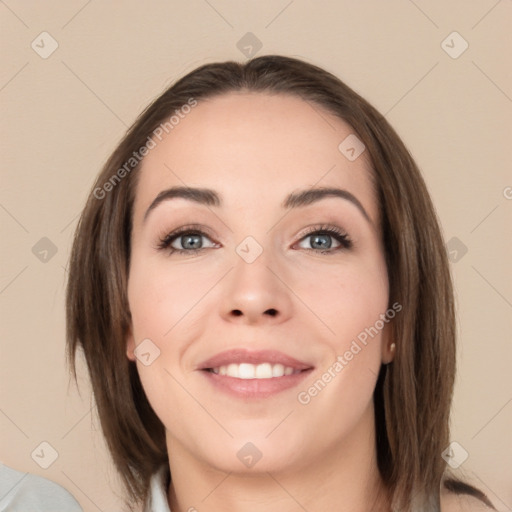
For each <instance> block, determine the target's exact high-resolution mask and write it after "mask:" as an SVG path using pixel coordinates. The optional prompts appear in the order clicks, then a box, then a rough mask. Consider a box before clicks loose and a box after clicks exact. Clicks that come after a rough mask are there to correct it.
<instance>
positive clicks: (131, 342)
mask: <svg viewBox="0 0 512 512" xmlns="http://www.w3.org/2000/svg"><path fill="white" fill-rule="evenodd" d="M134 351H135V338H134V336H133V331H132V328H131V327H130V328H129V330H128V332H127V333H126V357H127V358H128V359H129V360H130V361H135V354H134Z"/></svg>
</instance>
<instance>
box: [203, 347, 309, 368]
mask: <svg viewBox="0 0 512 512" xmlns="http://www.w3.org/2000/svg"><path fill="white" fill-rule="evenodd" d="M241 363H250V364H261V363H270V364H282V365H283V366H287V367H291V368H293V369H294V370H308V369H310V368H313V365H311V364H308V363H306V362H303V361H299V360H298V359H295V358H294V357H291V356H289V355H286V354H284V353H283V352H279V351H277V350H247V349H233V350H226V351H224V352H220V353H219V354H216V355H215V356H213V357H211V358H209V359H207V360H206V361H203V362H202V363H200V364H199V365H198V367H197V369H198V370H208V369H211V368H219V367H221V366H227V365H229V364H241Z"/></svg>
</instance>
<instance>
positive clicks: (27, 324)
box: [0, 0, 512, 511]
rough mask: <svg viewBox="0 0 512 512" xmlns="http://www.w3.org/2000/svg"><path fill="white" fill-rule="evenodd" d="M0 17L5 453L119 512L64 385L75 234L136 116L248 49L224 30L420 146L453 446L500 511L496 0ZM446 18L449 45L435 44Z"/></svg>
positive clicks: (505, 276) (509, 393) (503, 328)
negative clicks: (429, 199) (441, 260)
mask: <svg viewBox="0 0 512 512" xmlns="http://www.w3.org/2000/svg"><path fill="white" fill-rule="evenodd" d="M0 15H1V17H2V30H1V36H0V37H1V39H2V45H3V49H4V50H3V56H4V59H3V61H4V62H3V66H2V69H1V73H0V88H1V92H0V100H1V102H2V139H1V140H2V143H3V148H2V150H3V152H2V168H3V171H2V185H1V188H0V221H1V241H2V245H1V246H2V266H1V270H0V305H1V315H2V317H1V335H0V339H1V343H2V351H1V404H0V408H1V411H0V429H1V440H2V441H1V452H0V459H1V460H2V461H3V462H5V463H7V464H9V465H10V466H12V467H14V468H16V469H18V470H22V471H31V472H33V473H36V474H40V475H43V476H45V477H47V478H50V479H52V480H54V481H56V482H58V483H60V484H61V485H63V486H64V487H65V488H67V489H68V490H70V491H71V492H72V493H73V494H74V495H75V496H76V498H77V499H78V500H79V502H80V503H81V505H82V506H83V508H84V510H86V511H97V510H105V511H107V510H109V511H110V510H121V505H120V503H121V502H120V499H119V497H118V496H117V495H116V492H117V493H118V492H119V487H118V482H117V480H116V475H115V472H114V471H113V469H112V467H111V466H110V463H109V461H108V456H107V454H106V452H105V447H104V444H103V441H102V438H101V434H100V433H99V431H98V430H97V425H98V421H97V418H96V415H95V409H94V406H93V403H92V401H91V398H90V390H89V388H88V384H87V379H86V376H85V373H84V372H82V374H81V381H82V388H81V396H79V395H78V393H77V391H76V389H75V387H74V386H73V385H68V374H67V370H66V367H65V359H64V327H65V325H64V290H65V280H66V265H67V260H68V255H69V249H70V243H71V238H72V234H73V230H74V228H75V226H76V222H77V216H78V214H79V212H80V209H81V207H82V205H83V204H84V201H85V198H86V195H87V193H88V191H89V189H90V187H91V185H92V183H93V179H94V177H95V175H96V174H97V172H98V171H99V169H100V167H101V165H102V163H103V162H104V160H105V159H106V158H107V156H108V155H109V153H110V152H111V151H112V150H113V148H114V146H115V144H116V143H117V141H118V140H119V139H120V137H121V136H122V135H123V133H124V131H125V129H126V127H127V126H128V125H130V124H131V123H132V122H133V120H134V119H135V117H136V116H137V115H138V114H139V112H140V111H141V109H142V108H143V107H144V106H145V105H146V104H147V103H148V102H149V101H150V100H152V99H153V98H154V97H156V96H157V95H158V94H160V92H162V91H163V89H164V88H165V87H166V86H168V85H169V84H170V83H171V82H172V81H173V80H174V79H176V78H177V77H179V76H181V75H183V74H184V73H186V72H188V71H190V70H191V69H193V68H194V67H196V66H198V65H200V64H203V63H207V62H212V61H217V60H226V59H236V60H245V59H246V57H247V56H246V55H244V54H243V53H242V51H241V50H239V49H238V47H237V42H238V41H239V40H240V39H241V38H242V37H243V36H244V35H245V34H246V33H247V32H252V33H254V35H255V36H256V37H257V38H258V40H260V41H261V44H262V48H261V49H260V50H259V51H258V52H257V55H263V54H267V53H282V54H286V55H291V56H299V57H302V58H304V59H306V60H308V61H310V62H312V63H315V64H318V65H320V66H323V67H325V68H326V69H328V70H330V71H332V72H334V73H335V74H337V75H338V76H339V77H340V78H342V79H343V80H345V81H346V82H347V84H348V85H350V86H351V87H353V88H354V89H355V90H356V91H358V92H359V93H360V94H362V95H363V96H364V97H365V98H367V99H368V100H369V101H370V102H371V103H373V104H374V105H375V106H376V107H377V108H378V109H379V110H380V111H381V112H382V113H383V114H385V115H386V116H387V118H388V119H389V121H390V122H391V124H392V125H393V126H394V127H395V128H396V129H397V131H398V132H399V134H400V135H401V136H402V137H403V139H404V141H405V143H406V145H407V146H408V147H409V148H410V150H411V152H412V154H413V155H414V156H415V158H416V159H417V161H418V163H419V165H420V167H421V169H422V171H423V173H424V175H425V178H426V180H427V183H428V185H429V187H430V190H431V193H432V196H433V198H434V201H435V204H436V206H437V209H438V212H439V216H440V219H441V221H442V225H443V229H444V235H445V240H446V241H447V242H448V241H449V240H451V242H450V243H449V248H450V249H451V250H454V249H455V250H457V251H458V253H457V258H458V261H457V262H454V263H453V264H452V269H453V273H454V277H455V281H456V288H457V300H458V318H459V331H460V341H459V342H460V351H459V371H458V378H457V386H456V390H455V399H454V408H453V415H452V428H453V433H452V439H453V440H454V441H457V442H458V443H459V444H460V445H461V446H462V447H464V449H465V450H466V451H467V452H468V454H469V457H468V459H467V460H465V461H464V463H463V464H462V465H461V466H460V467H459V469H457V472H458V473H460V474H461V475H463V476H465V477H467V478H469V479H470V480H471V481H473V482H474V483H475V484H476V485H478V486H479V487H480V488H481V489H483V490H484V491H485V492H487V493H488V494H489V496H490V498H491V499H492V500H493V501H494V503H495V504H496V505H497V507H498V509H499V510H501V511H505V510H512V462H511V461H512V444H511V437H510V432H511V431H512V429H511V425H512V382H511V372H510V366H511V363H512V357H511V356H512V348H511V336H510V332H511V323H510V318H511V312H512V286H511V285H512V279H511V275H510V274H511V272H510V261H512V244H511V237H510V225H512V215H511V211H512V200H511V198H512V188H511V187H512V175H511V173H510V161H511V159H510V146H511V144H510V142H511V141H510V128H511V124H512V123H511V110H512V99H511V97H512V81H511V76H510V71H509V69H510V67H507V66H506V54H507V53H509V52H510V50H511V40H510V33H511V24H510V22H511V20H512V2H511V1H510V0H502V1H495V0H479V1H471V2H468V1H451V2H446V1H442V0H436V1H431V2H427V1H421V0H416V2H415V3H413V2H412V1H407V0H395V1H386V2H381V1H378V0H374V1H361V2H356V1H351V2H350V1H348V0H344V1H339V2H334V1H330V2H329V1H324V2H313V1H312V0H291V1H290V0H279V1H275V2H270V1H266V2H262V1H258V2H256V1H246V2H236V1H235V0H208V1H206V0H193V1H190V2H176V1H163V0H162V1H151V2H146V3H143V2H135V1H125V2H114V1H104V2H99V1H90V2H86V1H81V0H80V1H67V2H64V1H61V2H56V1H53V2H36V1H35V0H32V1H15V0H5V1H2V2H0ZM43 31H47V32H48V33H49V34H50V35H51V37H53V38H54V39H55V40H56V41H57V43H58V48H57V49H56V51H55V52H54V53H52V54H51V55H49V56H47V58H42V57H41V56H40V55H39V54H38V53H36V51H35V50H34V49H32V47H31V44H32V42H33V41H34V46H35V47H36V48H37V50H38V51H39V52H40V53H43V54H44V52H48V51H49V50H50V49H51V41H50V39H49V38H48V36H39V34H41V32H43ZM453 31H457V32H458V33H459V34H460V36H461V37H462V38H463V39H458V38H457V36H455V38H454V36H450V37H449V38H448V39H447V40H446V42H445V43H444V44H442V42H443V40H445V39H446V38H447V36H449V34H451V33H452V32H453ZM464 41H466V42H467V43H468V44H469V47H468V48H467V50H466V51H465V52H464V53H462V54H461V55H460V56H458V57H457V58H453V57H452V56H450V55H449V54H448V53H447V52H446V51H445V50H447V51H449V52H451V53H452V55H455V54H456V53H458V52H459V51H460V50H461V49H463V45H464ZM36 45H38V46H36ZM240 46H241V45H240ZM244 51H248V50H244ZM253 51H254V49H253ZM44 56H46V55H44ZM507 187H508V188H507ZM506 226H508V228H509V229H508V231H507V230H506ZM43 237H47V238H48V239H50V240H51V242H52V243H53V244H54V245H55V247H56V248H57V253H56V254H55V255H53V256H52V253H51V251H50V252H48V253H47V254H46V259H47V261H41V260H40V258H43V259H44V257H45V253H44V252H42V251H43V250H44V249H45V248H46V249H48V247H47V246H45V243H46V244H48V242H44V241H43V242H40V244H42V245H40V246H36V249H35V250H34V252H35V253H36V254H34V252H33V247H34V246H35V244H36V243H38V241H39V240H40V239H41V238H43ZM453 237H456V238H457V239H458V241H457V240H455V241H453V240H452V238H453ZM453 244H459V246H460V247H462V245H461V244H463V245H464V246H465V247H466V248H467V253H466V254H464V255H462V252H461V251H460V248H459V249H457V248H456V246H455V245H453ZM38 247H39V249H37V248H38ZM38 251H39V252H38ZM461 255H462V257H461ZM453 256H455V253H454V254H453ZM43 441H46V442H48V443H50V444H51V446H53V447H54V449H55V450H56V451H57V452H58V458H57V459H56V460H55V462H53V464H51V466H50V467H49V468H48V469H43V468H42V467H40V466H39V465H38V464H37V463H36V462H35V461H34V460H33V459H32V458H31V453H32V452H33V451H34V450H35V449H36V448H37V447H38V446H39V444H40V443H41V442H43ZM36 453H40V449H39V451H37V450H36ZM48 453H49V451H48V450H47V451H46V454H45V457H49V455H48ZM116 489H117V491H116Z"/></svg>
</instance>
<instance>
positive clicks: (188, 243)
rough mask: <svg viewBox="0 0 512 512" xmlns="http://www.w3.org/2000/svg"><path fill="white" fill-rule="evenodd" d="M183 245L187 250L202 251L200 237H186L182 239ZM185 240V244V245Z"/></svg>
mask: <svg viewBox="0 0 512 512" xmlns="http://www.w3.org/2000/svg"><path fill="white" fill-rule="evenodd" d="M181 240H182V245H183V247H185V248H186V249H200V246H201V237H200V236H199V235H186V236H183V237H182V238H181ZM183 240H185V243H183Z"/></svg>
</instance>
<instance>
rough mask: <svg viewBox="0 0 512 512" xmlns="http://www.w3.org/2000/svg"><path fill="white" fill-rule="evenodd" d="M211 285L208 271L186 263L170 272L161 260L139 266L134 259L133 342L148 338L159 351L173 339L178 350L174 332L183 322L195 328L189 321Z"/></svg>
mask: <svg viewBox="0 0 512 512" xmlns="http://www.w3.org/2000/svg"><path fill="white" fill-rule="evenodd" d="M214 283H215V276H214V275H212V272H211V271H209V272H207V271H205V270H201V269H197V268H194V270H193V271H192V268H190V270H189V267H188V266H187V265H186V264H185V265H183V266H181V267H180V268H174V269H170V268H169V266H168V265H165V263H164V264H162V262H161V261H154V262H151V261H145V262H144V264H141V262H140V260H139V261H138V260H137V259H135V261H133V266H132V269H131V273H130V281H129V286H128V300H129V303H130V312H131V315H132V324H133V334H134V338H135V343H136V344H137V343H140V341H141V339H144V338H150V339H152V340H154V341H155V343H157V345H158V346H159V347H160V348H161V349H162V348H164V347H166V345H168V340H169V339H171V338H173V346H175V347H176V348H177V346H176V345H175V342H176V341H177V339H176V336H175V333H176V331H178V330H179V328H180V327H181V325H182V322H183V325H184V324H185V323H186V324H187V328H188V329H193V328H194V325H196V324H197V323H196V322H193V321H191V319H193V317H194V315H196V314H198V312H199V311H200V309H201V308H200V307H199V308H198V307H197V306H198V303H199V301H200V300H201V298H202V297H203V296H204V295H205V294H206V293H207V292H208V290H209V289H210V288H211V287H212V286H213V284H214ZM189 334H192V332H190V331H189Z"/></svg>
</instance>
